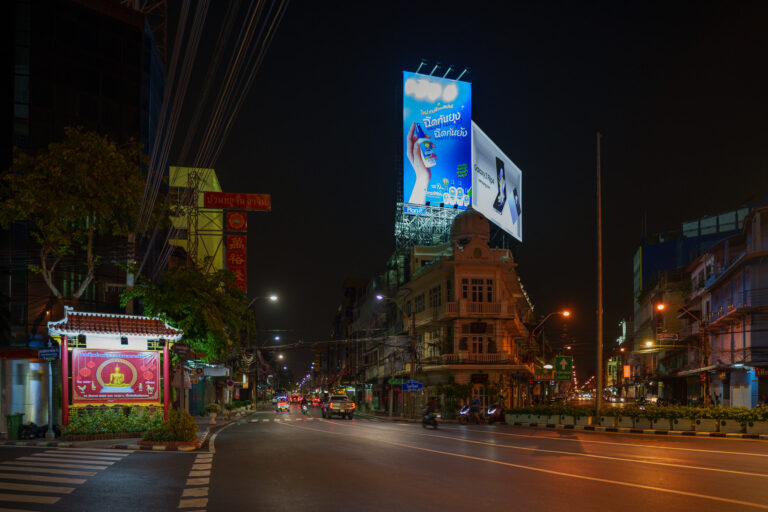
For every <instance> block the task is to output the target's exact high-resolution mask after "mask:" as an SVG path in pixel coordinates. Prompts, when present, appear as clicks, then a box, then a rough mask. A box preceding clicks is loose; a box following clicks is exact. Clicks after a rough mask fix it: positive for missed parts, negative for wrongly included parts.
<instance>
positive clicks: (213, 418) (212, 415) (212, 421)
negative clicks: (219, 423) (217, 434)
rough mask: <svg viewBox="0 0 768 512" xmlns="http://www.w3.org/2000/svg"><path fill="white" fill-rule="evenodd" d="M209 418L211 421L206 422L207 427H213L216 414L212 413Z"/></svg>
mask: <svg viewBox="0 0 768 512" xmlns="http://www.w3.org/2000/svg"><path fill="white" fill-rule="evenodd" d="M209 416H210V417H211V421H209V422H208V424H209V425H215V424H216V416H218V413H216V412H212V413H210V414H209Z"/></svg>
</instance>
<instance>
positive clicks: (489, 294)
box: [485, 279, 493, 302]
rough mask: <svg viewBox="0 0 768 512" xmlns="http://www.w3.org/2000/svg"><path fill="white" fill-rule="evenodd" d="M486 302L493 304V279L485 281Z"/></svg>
mask: <svg viewBox="0 0 768 512" xmlns="http://www.w3.org/2000/svg"><path fill="white" fill-rule="evenodd" d="M485 302H493V279H486V280H485Z"/></svg>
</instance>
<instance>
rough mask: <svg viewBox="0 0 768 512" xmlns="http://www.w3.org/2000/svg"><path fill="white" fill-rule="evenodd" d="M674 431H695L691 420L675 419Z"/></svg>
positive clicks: (673, 421) (673, 423) (673, 422)
mask: <svg viewBox="0 0 768 512" xmlns="http://www.w3.org/2000/svg"><path fill="white" fill-rule="evenodd" d="M672 430H693V420H692V419H691V418H675V419H673V420H672Z"/></svg>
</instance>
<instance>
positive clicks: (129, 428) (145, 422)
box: [62, 406, 162, 435]
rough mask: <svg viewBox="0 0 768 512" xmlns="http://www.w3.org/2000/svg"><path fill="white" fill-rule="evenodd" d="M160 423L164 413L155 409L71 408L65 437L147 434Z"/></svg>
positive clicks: (120, 407) (64, 430)
mask: <svg viewBox="0 0 768 512" xmlns="http://www.w3.org/2000/svg"><path fill="white" fill-rule="evenodd" d="M157 418H159V421H160V422H161V423H162V412H161V411H160V410H159V409H156V408H155V407H131V408H127V407H122V406H113V407H85V408H81V407H78V408H71V409H70V416H69V425H67V426H65V427H64V428H63V429H62V434H64V435H96V434H123V433H130V432H145V431H147V430H148V429H149V428H150V426H152V425H153V424H154V423H156V422H157V421H158V420H157Z"/></svg>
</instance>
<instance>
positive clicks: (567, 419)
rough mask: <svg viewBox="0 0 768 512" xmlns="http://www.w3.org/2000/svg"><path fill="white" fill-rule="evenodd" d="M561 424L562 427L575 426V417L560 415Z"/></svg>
mask: <svg viewBox="0 0 768 512" xmlns="http://www.w3.org/2000/svg"><path fill="white" fill-rule="evenodd" d="M560 424H561V425H573V424H574V418H573V416H566V415H565V414H561V415H560Z"/></svg>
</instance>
